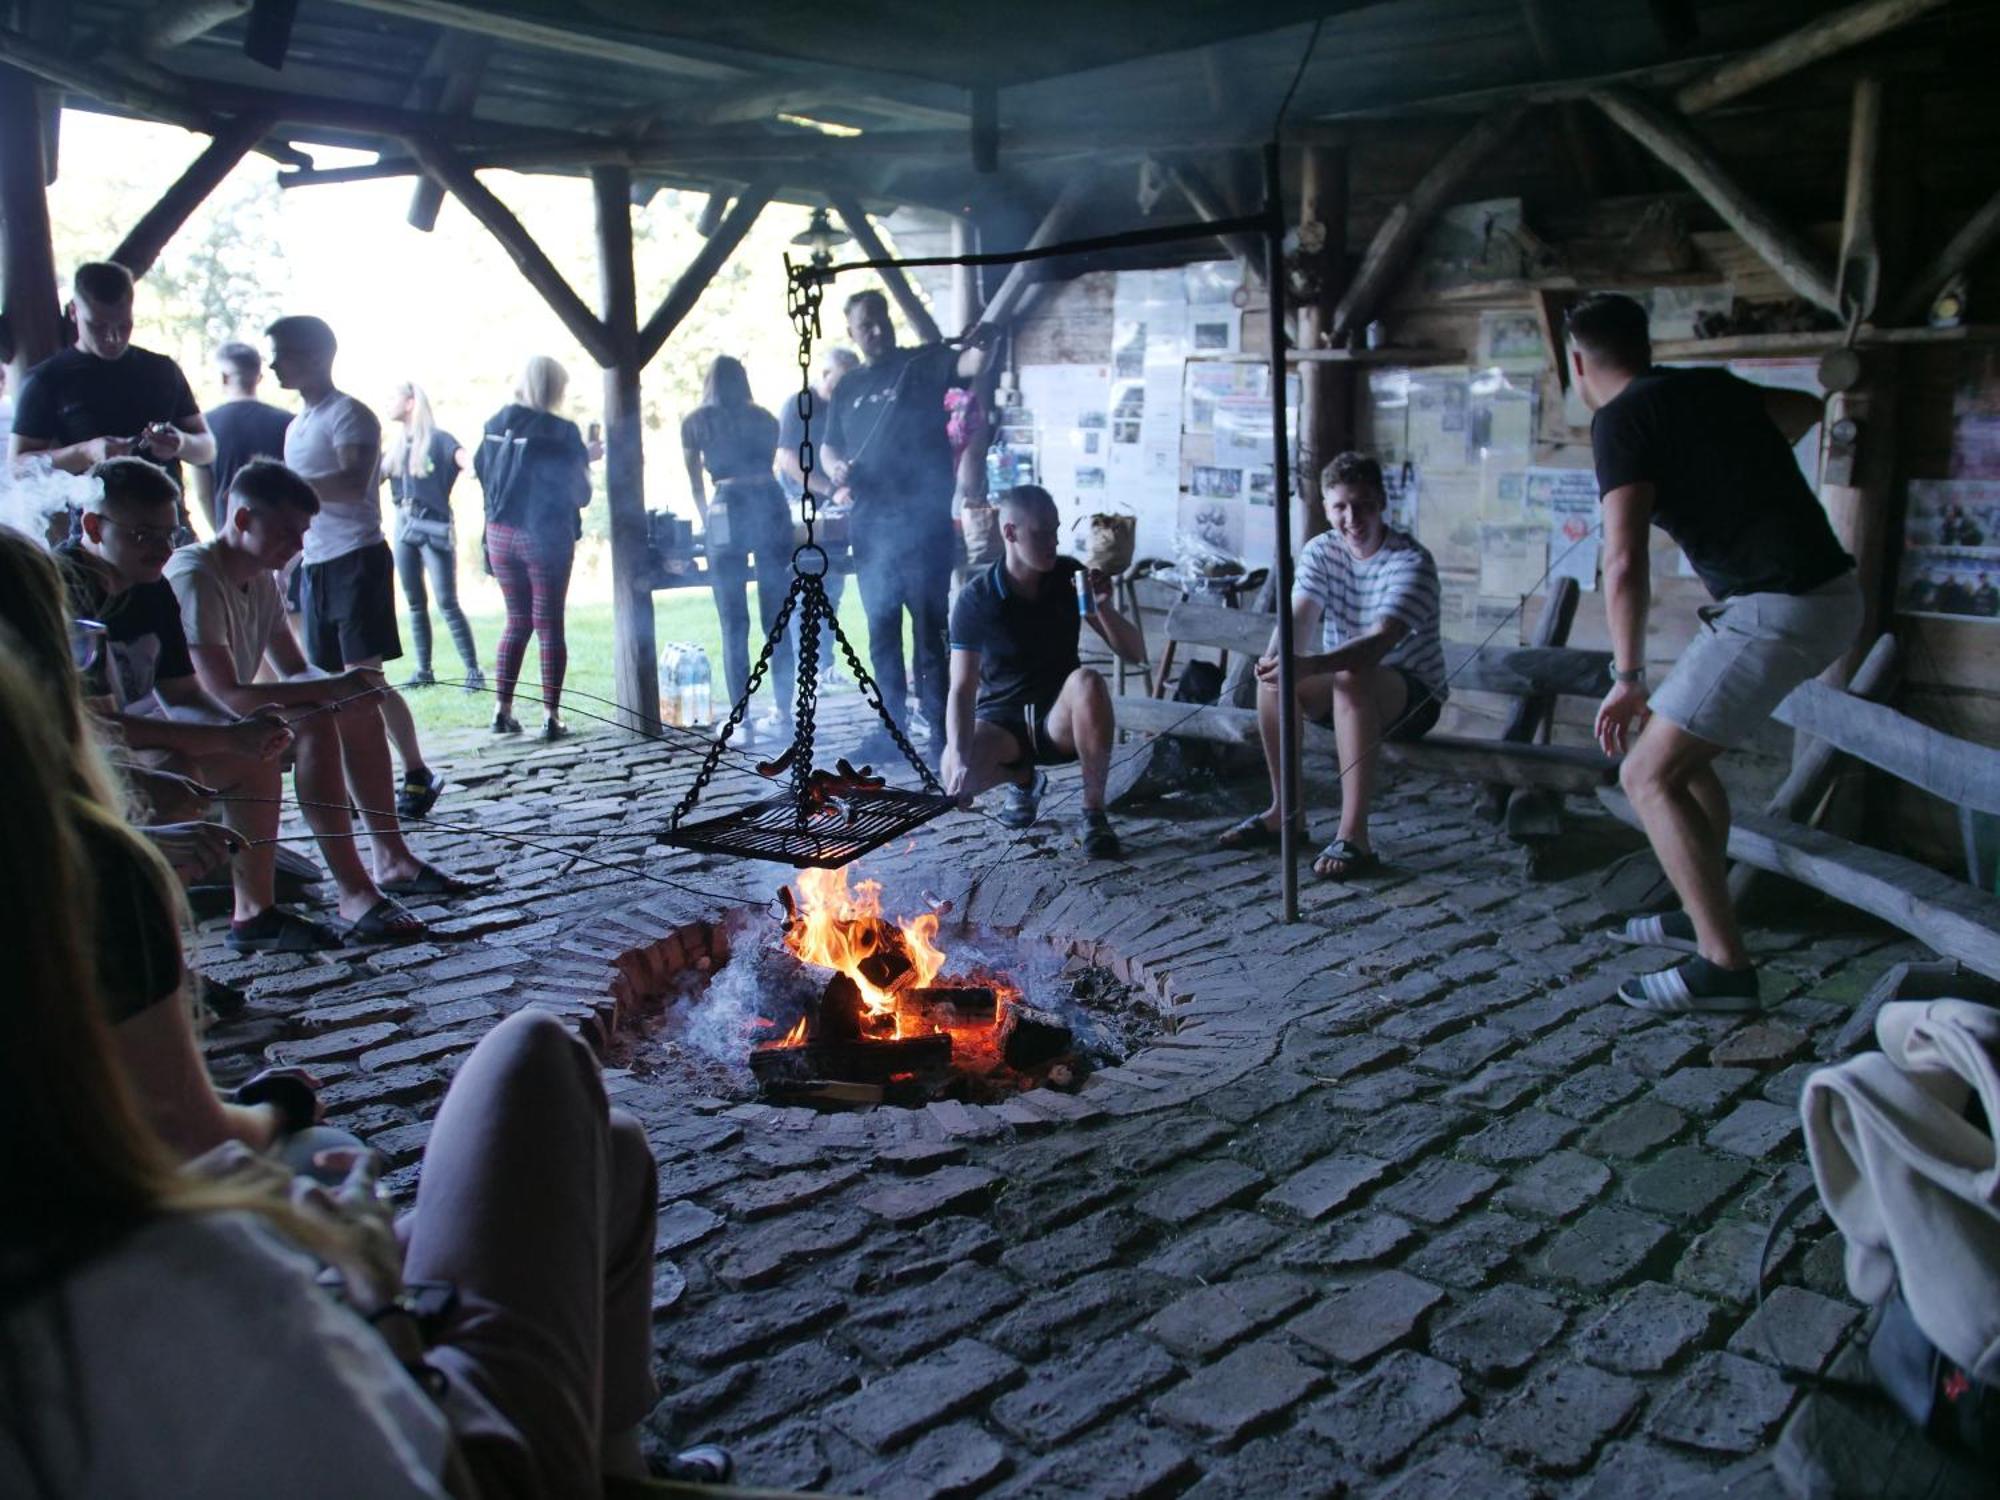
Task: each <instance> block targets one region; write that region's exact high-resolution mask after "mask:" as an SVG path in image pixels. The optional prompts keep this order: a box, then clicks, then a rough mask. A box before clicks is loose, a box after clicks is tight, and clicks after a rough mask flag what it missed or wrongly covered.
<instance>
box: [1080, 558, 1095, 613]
mask: <svg viewBox="0 0 2000 1500" xmlns="http://www.w3.org/2000/svg"><path fill="white" fill-rule="evenodd" d="M1076 612H1077V613H1078V614H1079V615H1081V616H1082V617H1083V618H1084V619H1086V620H1087V619H1089V618H1090V617H1091V616H1092V615H1094V614H1096V613H1097V596H1096V595H1095V594H1093V593H1091V591H1090V569H1088V568H1078V569H1077V570H1076Z"/></svg>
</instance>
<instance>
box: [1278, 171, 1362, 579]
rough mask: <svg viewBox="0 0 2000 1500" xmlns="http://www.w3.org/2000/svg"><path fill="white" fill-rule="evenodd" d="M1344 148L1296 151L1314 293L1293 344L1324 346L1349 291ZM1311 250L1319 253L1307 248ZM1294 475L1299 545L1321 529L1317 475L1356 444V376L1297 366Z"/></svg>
mask: <svg viewBox="0 0 2000 1500" xmlns="http://www.w3.org/2000/svg"><path fill="white" fill-rule="evenodd" d="M1347 213H1348V188H1347V148H1346V147H1345V146H1307V147H1304V148H1303V149H1302V150H1301V151H1300V153H1299V259H1300V262H1301V266H1302V269H1303V270H1304V271H1305V272H1306V277H1307V280H1308V281H1309V282H1310V283H1312V285H1313V288H1314V290H1313V293H1312V295H1311V296H1308V297H1305V298H1302V299H1301V300H1300V302H1299V310H1298V314H1297V323H1298V328H1297V340H1296V341H1297V344H1298V347H1299V348H1301V349H1318V348H1320V347H1322V346H1323V345H1324V344H1325V343H1326V342H1327V337H1328V331H1329V329H1330V328H1331V326H1332V324H1333V321H1334V309H1335V308H1336V307H1337V306H1338V305H1339V302H1340V298H1341V295H1342V294H1343V293H1344V292H1345V291H1346V290H1347ZM1308 245H1312V246H1314V247H1316V248H1313V249H1308V248H1307V246H1308ZM1298 373H1299V472H1298V474H1297V475H1296V476H1295V477H1294V484H1293V488H1294V489H1296V490H1297V491H1298V493H1297V495H1296V497H1295V498H1294V500H1293V502H1292V505H1293V517H1292V536H1293V538H1294V540H1296V541H1297V542H1298V544H1299V545H1300V546H1301V547H1303V546H1304V545H1305V544H1306V543H1307V542H1309V541H1311V540H1312V539H1313V538H1314V537H1316V536H1318V535H1319V534H1320V533H1321V532H1322V531H1324V530H1326V509H1325V503H1324V502H1325V499H1326V497H1325V496H1324V495H1323V494H1322V493H1321V492H1320V483H1319V472H1320V470H1321V469H1323V468H1325V467H1326V465H1327V463H1328V461H1329V460H1330V459H1332V457H1333V456H1334V455H1335V454H1336V453H1339V452H1341V451H1342V450H1343V449H1345V448H1349V447H1352V446H1353V443H1354V385H1355V382H1354V371H1353V370H1352V368H1350V367H1348V366H1345V365H1336V364H1332V363H1327V362H1323V361H1317V360H1315V361H1310V362H1307V363H1303V364H1301V365H1300V366H1299V371H1298Z"/></svg>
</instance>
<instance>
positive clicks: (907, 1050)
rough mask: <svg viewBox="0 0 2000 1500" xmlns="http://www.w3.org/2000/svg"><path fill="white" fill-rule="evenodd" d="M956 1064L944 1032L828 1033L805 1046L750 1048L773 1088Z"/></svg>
mask: <svg viewBox="0 0 2000 1500" xmlns="http://www.w3.org/2000/svg"><path fill="white" fill-rule="evenodd" d="M950 1066H951V1038H950V1037H949V1036H947V1035H946V1034H944V1033H943V1032H937V1033H934V1034H932V1035H930V1036H906V1037H889V1038H885V1039H883V1040H880V1041H873V1040H869V1039H866V1038H862V1039H858V1040H848V1041H834V1040H830V1039H825V1038H822V1039H819V1040H815V1041H809V1042H807V1043H806V1044H805V1045H804V1046H800V1047H759V1048H757V1049H756V1050H755V1051H753V1052H752V1053H751V1054H750V1071H751V1072H752V1073H753V1074H755V1075H756V1078H757V1082H758V1083H759V1084H761V1085H763V1086H764V1087H765V1088H767V1089H770V1088H784V1087H788V1086H791V1085H795V1084H804V1083H813V1082H817V1081H820V1080H823V1079H824V1080H836V1081H839V1082H843V1083H886V1082H888V1081H889V1080H890V1079H892V1078H894V1077H896V1076H897V1075H898V1074H902V1073H927V1072H937V1071H942V1070H943V1069H945V1068H948V1067H950Z"/></svg>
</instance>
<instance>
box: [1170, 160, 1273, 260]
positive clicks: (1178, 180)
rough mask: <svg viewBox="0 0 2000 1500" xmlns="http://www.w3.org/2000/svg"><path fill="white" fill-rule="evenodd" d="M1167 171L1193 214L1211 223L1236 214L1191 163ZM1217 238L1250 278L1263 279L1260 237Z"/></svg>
mask: <svg viewBox="0 0 2000 1500" xmlns="http://www.w3.org/2000/svg"><path fill="white" fill-rule="evenodd" d="M1167 175H1168V176H1169V177H1171V178H1172V179H1173V183H1174V186H1175V187H1176V188H1177V189H1179V190H1180V195H1181V196H1182V197H1183V198H1185V199H1187V201H1188V207H1190V208H1192V209H1193V210H1194V213H1195V217H1196V218H1198V219H1200V220H1201V221H1202V222H1203V223H1204V224H1208V223H1213V222H1214V221H1215V220H1217V219H1229V218H1234V217H1236V216H1235V215H1234V214H1232V213H1230V211H1229V209H1228V206H1227V205H1226V204H1224V202H1223V201H1222V195H1221V194H1220V193H1218V192H1217V191H1216V189H1215V184H1214V183H1212V182H1210V181H1209V180H1208V179H1207V178H1206V177H1204V176H1203V175H1202V174H1201V173H1200V172H1199V171H1197V170H1196V169H1195V168H1194V167H1191V166H1188V165H1187V164H1185V163H1181V164H1179V165H1176V166H1171V167H1169V168H1168V169H1167ZM1219 238H1220V239H1221V241H1222V248H1223V249H1225V250H1227V251H1228V252H1229V254H1230V255H1231V257H1232V258H1234V259H1235V261H1236V263H1237V264H1238V265H1240V266H1242V267H1243V269H1244V270H1246V271H1248V272H1249V273H1250V277H1251V279H1252V280H1253V281H1255V282H1257V283H1258V284H1259V285H1262V283H1263V280H1264V246H1263V243H1262V241H1260V240H1259V239H1258V238H1257V236H1256V235H1254V234H1225V235H1221V236H1219Z"/></svg>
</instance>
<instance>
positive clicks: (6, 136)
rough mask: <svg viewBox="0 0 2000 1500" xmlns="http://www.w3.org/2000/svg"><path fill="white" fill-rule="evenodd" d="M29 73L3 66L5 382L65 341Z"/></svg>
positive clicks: (0, 232) (0, 259)
mask: <svg viewBox="0 0 2000 1500" xmlns="http://www.w3.org/2000/svg"><path fill="white" fill-rule="evenodd" d="M38 92H39V91H38V90H37V89H36V87H35V81H34V79H32V78H30V77H29V76H28V75H27V74H25V73H18V72H16V71H15V70H14V69H12V68H9V67H4V66H0V280H4V282H5V287H6V301H5V316H6V319H7V328H8V331H9V332H10V333H11V335H12V336H13V341H14V353H13V362H12V363H11V364H10V365H9V366H8V369H7V375H8V389H9V390H10V391H14V392H18V391H19V390H20V377H21V376H22V375H23V374H25V373H26V372H27V371H28V370H30V369H32V368H33V367H34V366H36V365H38V364H40V363H41V362H42V361H43V360H45V359H47V358H48V357H49V356H50V355H51V354H54V353H55V352H56V351H57V350H58V349H60V348H62V302H61V296H60V294H59V293H58V292H57V290H56V255H55V246H54V243H53V241H52V239H51V237H50V233H49V200H48V192H47V188H46V186H45V185H44V183H43V181H42V112H41V104H40V100H39V99H38V98H37V94H38Z"/></svg>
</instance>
